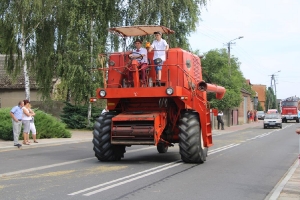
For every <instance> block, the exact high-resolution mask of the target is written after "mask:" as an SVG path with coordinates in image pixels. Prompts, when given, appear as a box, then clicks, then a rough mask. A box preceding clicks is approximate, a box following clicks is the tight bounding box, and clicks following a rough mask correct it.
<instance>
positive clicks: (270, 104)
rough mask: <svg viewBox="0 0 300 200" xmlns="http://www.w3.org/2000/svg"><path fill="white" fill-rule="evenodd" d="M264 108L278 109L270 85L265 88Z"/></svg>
mask: <svg viewBox="0 0 300 200" xmlns="http://www.w3.org/2000/svg"><path fill="white" fill-rule="evenodd" d="M265 105H266V110H268V109H278V105H277V103H276V95H275V94H274V91H273V89H272V88H271V87H268V89H267V90H266V104H265Z"/></svg>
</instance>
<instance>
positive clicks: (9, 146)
mask: <svg viewBox="0 0 300 200" xmlns="http://www.w3.org/2000/svg"><path fill="white" fill-rule="evenodd" d="M71 133H72V137H71V138H51V139H37V141H38V143H33V140H32V139H31V140H30V141H31V143H30V145H24V144H22V142H23V140H19V143H20V144H22V147H21V149H28V148H37V147H45V146H55V145H61V144H71V143H80V142H92V140H93V131H92V130H90V131H89V130H71ZM13 144H14V142H13V141H4V140H0V152H1V151H8V150H14V149H15V150H17V149H18V148H17V147H15V146H13Z"/></svg>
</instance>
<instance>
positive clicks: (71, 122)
mask: <svg viewBox="0 0 300 200" xmlns="http://www.w3.org/2000/svg"><path fill="white" fill-rule="evenodd" d="M87 113H88V105H83V106H82V105H72V104H71V103H68V102H66V106H65V107H64V108H63V114H61V120H62V121H63V122H64V123H66V124H67V126H68V128H71V129H84V128H92V127H93V123H94V122H95V120H96V119H97V118H98V117H99V115H100V114H101V109H100V108H97V107H94V106H92V116H91V123H92V124H91V125H90V126H89V127H87V124H88V121H87Z"/></svg>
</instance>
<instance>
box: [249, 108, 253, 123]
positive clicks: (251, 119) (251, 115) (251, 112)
mask: <svg viewBox="0 0 300 200" xmlns="http://www.w3.org/2000/svg"><path fill="white" fill-rule="evenodd" d="M250 122H253V111H252V110H251V111H250Z"/></svg>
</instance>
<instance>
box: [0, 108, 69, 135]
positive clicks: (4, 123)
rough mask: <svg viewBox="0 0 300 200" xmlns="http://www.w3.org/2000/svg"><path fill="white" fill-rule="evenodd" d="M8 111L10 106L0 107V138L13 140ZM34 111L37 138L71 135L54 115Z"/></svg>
mask: <svg viewBox="0 0 300 200" xmlns="http://www.w3.org/2000/svg"><path fill="white" fill-rule="evenodd" d="M9 113H10V108H1V109H0V121H1V123H0V138H1V139H3V140H13V130H12V120H11V117H10V114H9ZM35 113H36V115H35V118H34V122H35V126H36V130H37V138H38V139H43V138H70V137H71V133H70V131H69V130H67V129H66V125H65V124H64V123H62V122H60V121H58V120H57V119H56V118H55V117H53V116H52V115H49V114H47V113H45V112H43V111H40V110H36V111H35ZM21 133H22V131H21ZM22 137H23V135H22V134H20V138H22Z"/></svg>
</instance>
